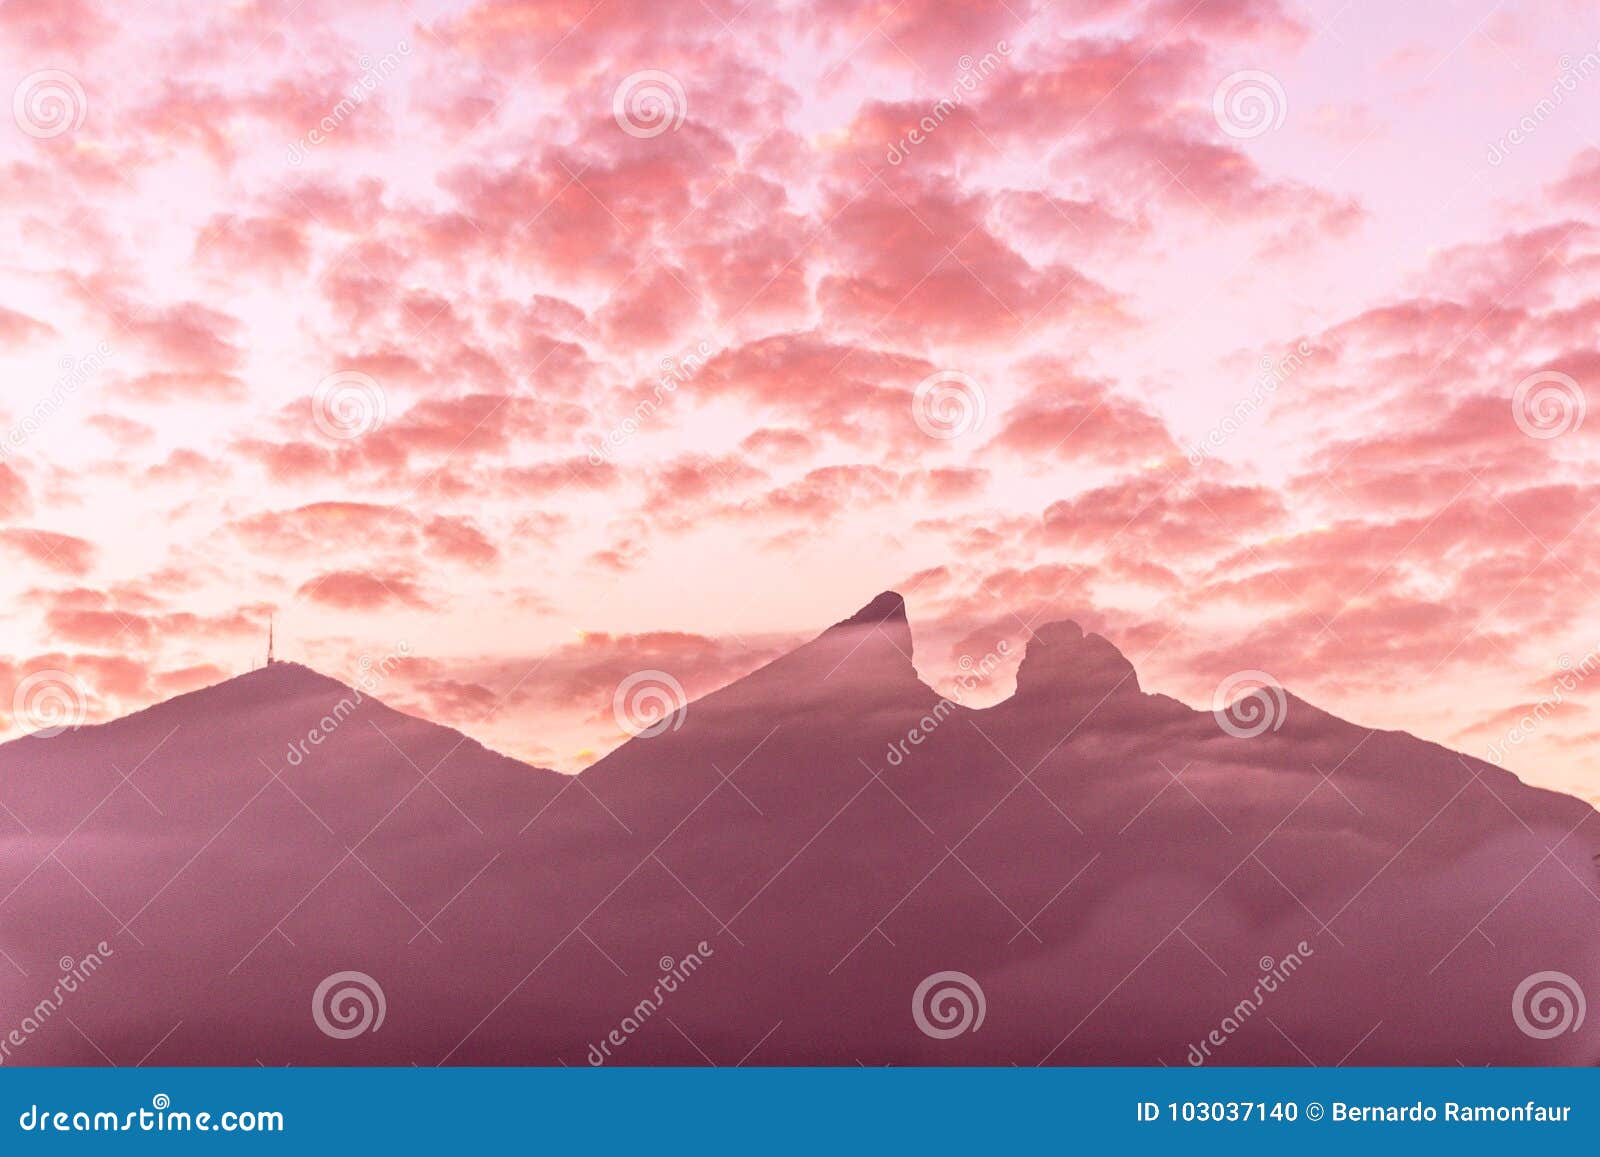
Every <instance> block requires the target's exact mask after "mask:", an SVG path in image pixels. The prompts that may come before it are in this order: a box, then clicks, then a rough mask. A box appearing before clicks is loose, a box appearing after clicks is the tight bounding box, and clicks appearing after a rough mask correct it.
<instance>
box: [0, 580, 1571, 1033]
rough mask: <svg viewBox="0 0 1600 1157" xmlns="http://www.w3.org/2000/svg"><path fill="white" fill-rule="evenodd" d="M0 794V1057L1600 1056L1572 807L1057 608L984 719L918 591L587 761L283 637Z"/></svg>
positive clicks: (1503, 775)
mask: <svg viewBox="0 0 1600 1157" xmlns="http://www.w3.org/2000/svg"><path fill="white" fill-rule="evenodd" d="M1224 723H1227V724H1228V726H1224V725H1223V724H1224ZM312 736H315V737H316V738H315V739H314V740H313V739H312V738H311V737H312ZM0 804H3V805H4V811H0V831H4V833H5V834H4V836H3V838H0V950H3V952H4V954H5V959H4V960H0V1037H3V1036H4V1034H5V1031H6V1030H7V1029H9V1028H10V1027H11V1025H12V1024H16V1023H21V1022H22V1021H23V1020H24V1019H27V1018H31V1020H32V1023H33V1027H32V1029H25V1030H24V1034H23V1035H24V1043H23V1044H21V1045H15V1047H13V1048H12V1049H11V1050H10V1051H9V1052H8V1053H7V1055H5V1057H4V1058H3V1059H4V1062H5V1063H9V1064H43V1063H83V1064H103V1063H107V1062H108V1061H109V1062H114V1063H117V1064H134V1063H138V1062H140V1061H144V1062H145V1063H149V1064H255V1063H257V1062H259V1063H261V1064H267V1065H273V1064H286V1063H293V1064H412V1063H415V1064H440V1063H444V1064H558V1063H566V1064H572V1065H581V1064H585V1063H589V1064H593V1063H607V1064H704V1063H708V1062H710V1063H716V1064H735V1063H739V1062H741V1061H743V1062H744V1063H749V1064H855V1063H858V1062H859V1063H862V1064H885V1063H894V1064H904V1063H918V1064H947V1063H950V1064H955V1063H966V1064H1011V1063H1017V1064H1037V1063H1049V1064H1157V1063H1166V1064H1172V1065H1181V1064H1185V1063H1190V1064H1194V1063H1219V1064H1306V1063H1316V1064H1337V1063H1341V1062H1342V1063H1346V1064H1420V1063H1428V1064H1456V1063H1461V1064H1468V1065H1470V1064H1484V1063H1497V1064H1507V1063H1516V1064H1577V1063H1592V1062H1593V1061H1594V1060H1595V1059H1596V1053H1597V1052H1600V1049H1597V1048H1596V1046H1595V1044H1594V1043H1593V1036H1592V1034H1587V1033H1584V1032H1582V1031H1578V1030H1580V1029H1581V1025H1582V1014H1581V1001H1582V989H1583V987H1584V986H1585V985H1588V986H1589V987H1590V988H1591V989H1593V988H1594V986H1595V982H1596V981H1597V980H1600V973H1597V971H1596V966H1597V963H1600V961H1597V959H1596V948H1597V945H1600V936H1597V935H1596V933H1595V932H1593V931H1592V923H1593V922H1592V920H1591V919H1590V915H1591V908H1590V905H1592V904H1593V903H1595V902H1596V900H1597V899H1600V895H1597V893H1596V890H1595V888H1596V883H1597V881H1596V878H1595V877H1596V872H1595V868H1594V864H1593V863H1592V862H1591V853H1592V852H1593V850H1594V842H1595V839H1594V837H1595V831H1594V825H1593V824H1592V822H1591V821H1592V818H1593V815H1594V812H1593V810H1592V809H1591V808H1590V807H1589V806H1588V805H1587V804H1585V803H1583V802H1581V801H1579V800H1576V799H1573V798H1570V797H1567V796H1564V795H1560V794H1556V793H1553V792H1548V791H1544V790H1540V789H1536V788H1531V787H1528V786H1526V785H1524V784H1522V783H1521V782H1520V781H1519V780H1517V779H1516V778H1515V777H1514V776H1512V775H1510V774H1509V773H1507V772H1504V771H1501V770H1499V769H1497V768H1494V767H1492V766H1491V765H1488V764H1485V763H1482V762H1480V761H1478V760H1474V759H1472V758H1470V757H1468V756H1465V755H1461V754H1458V753H1456V752H1453V751H1450V750H1447V749H1445V748H1443V747H1440V746H1437V745H1435V744H1431V743H1426V742H1423V741H1421V740H1418V739H1416V738H1414V737H1412V736H1410V735H1407V734H1405V733H1403V732H1394V731H1378V730H1373V729H1369V728H1365V727H1360V726H1357V725H1356V724H1353V723H1350V722H1347V721H1345V720H1342V719H1339V718H1336V717H1334V716H1332V715H1330V714H1328V713H1326V712H1324V711H1321V710H1319V709H1318V708H1316V707H1314V706H1312V705H1311V704H1309V703H1306V702H1305V701H1303V700H1301V699H1299V698H1297V697H1295V696H1293V695H1291V694H1289V693H1288V692H1286V691H1284V690H1283V689H1281V688H1277V687H1272V686H1266V687H1258V688H1256V689H1255V691H1254V693H1253V694H1252V695H1251V696H1250V697H1249V701H1248V702H1246V703H1245V704H1243V705H1242V707H1241V709H1240V710H1239V711H1238V713H1237V716H1235V714H1234V713H1233V712H1229V713H1227V714H1225V715H1224V716H1223V718H1222V719H1221V720H1220V721H1219V718H1218V716H1217V715H1215V714H1214V713H1213V712H1211V711H1209V710H1196V709H1193V708H1191V707H1189V706H1187V705H1185V704H1183V703H1180V702H1178V701H1177V700H1175V699H1172V698H1169V697H1167V696H1164V695H1158V694H1150V693H1147V692H1145V691H1143V690H1141V688H1140V685H1139V680H1138V676H1137V674H1136V672H1135V670H1134V668H1133V665H1132V664H1131V663H1130V662H1129V661H1128V659H1127V658H1126V657H1125V656H1123V655H1122V654H1121V652H1119V651H1118V650H1117V648H1116V647H1115V646H1113V645H1112V643H1110V642H1109V641H1107V640H1106V639H1104V638H1102V637H1100V636H1098V635H1094V634H1085V633H1084V632H1083V631H1082V630H1081V629H1080V628H1079V627H1078V626H1077V625H1075V624H1073V623H1070V622H1060V623H1053V624H1049V625H1046V626H1041V627H1040V628H1039V629H1038V630H1037V631H1036V632H1035V633H1034V636H1033V638H1032V639H1031V640H1030V641H1029V643H1028V646H1027V649H1026V652H1025V654H1024V657H1023V659H1022V661H1021V664H1020V666H1019V668H1018V673H1017V690H1016V692H1015V694H1014V695H1013V696H1012V697H1011V698H1009V699H1007V700H1005V701H1003V702H1001V703H998V704H996V705H994V706H990V707H985V708H982V709H974V708H971V707H967V706H964V705H962V704H961V703H960V702H957V701H955V699H954V697H953V696H952V697H944V696H941V695H940V694H939V693H938V692H937V691H935V690H933V689H932V688H930V687H929V686H927V685H926V684H925V683H923V682H922V681H921V680H920V679H919V678H918V676H917V672H916V667H915V664H914V662H913V650H912V630H911V627H910V625H909V624H908V622H907V619H906V614H905V607H904V603H903V601H902V600H901V598H900V596H898V595H897V594H894V593H892V592H889V593H885V594H883V595H880V596H879V597H878V598H876V599H874V600H873V601H872V602H871V603H869V604H868V605H867V606H866V607H864V608H862V610H860V611H859V612H857V613H856V614H855V615H852V616H850V617H849V618H847V619H845V620H843V621H842V622H840V623H838V624H836V625H835V626H833V627H831V628H829V629H828V630H826V631H824V632H823V633H822V634H820V635H819V636H818V637H816V638H815V639H813V640H812V641H810V642H809V643H806V644H805V645H803V646H801V647H799V648H797V649H795V650H794V651H792V652H790V653H788V654H786V655H784V656H782V657H780V658H778V659H776V660H775V661H773V662H771V663H769V664H768V665H767V666H765V667H763V668H761V669H760V670H758V671H756V672H754V673H752V674H750V675H749V676H747V677H745V678H743V679H740V680H738V681H736V682H734V683H732V684H730V685H729V686H727V687H724V688H722V689H721V690H719V691H716V692H714V693H712V694H710V695H707V696H705V697H703V698H701V699H698V700H696V701H694V702H692V703H689V704H688V705H687V706H686V707H685V708H684V709H683V710H682V711H681V713H680V714H678V715H677V716H675V717H674V718H673V719H672V720H671V723H670V724H665V723H663V725H661V726H648V727H646V728H644V733H643V734H641V735H640V736H638V737H636V738H634V739H632V740H630V741H629V742H627V743H625V744H624V745H623V746H621V747H620V748H618V749H617V750H616V751H614V752H612V753H611V754H610V755H608V756H606V757H605V758H603V759H601V760H600V761H599V762H597V763H596V764H594V765H593V766H592V767H590V768H588V769H587V770H585V771H584V772H583V773H581V774H580V775H577V776H565V775H561V774H558V773H555V772H552V771H548V770H543V769H539V768H534V767H529V766H527V765H524V764H522V763H519V762H517V761H514V760H511V759H508V758H505V757H503V756H500V755H497V754H495V753H493V752H491V751H488V750H487V749H485V748H483V747H482V746H480V745H479V744H477V743H475V742H473V741H472V740H470V739H467V738H466V737H464V736H462V735H460V734H459V733H457V732H454V731H451V730H448V729H446V728H443V727H439V726H436V725H434V724H431V723H428V722H426V721H424V720H421V719H417V718H414V717H411V716H408V715H405V714H402V713H400V712H397V711H394V710H392V709H390V708H388V707H386V706H384V705H383V704H382V703H381V702H380V701H379V700H377V699H374V698H372V697H370V696H368V695H366V694H364V693H361V692H358V691H355V690H352V689H351V688H349V687H347V686H345V685H344V684H341V683H339V682H337V681H335V680H331V679H328V678H325V677H324V676H322V675H319V674H317V673H315V672H313V671H311V670H309V669H307V668H305V667H301V666H298V665H295V664H290V663H277V664H274V665H272V666H270V667H267V668H265V669H263V670H259V671H256V672H254V673H252V674H249V675H245V676H241V677H239V678H237V679H233V680H230V681H228V682H226V683H223V684H220V685H217V686H214V687H211V688H208V689H205V690H202V691H198V692H194V693H192V694H189V695H184V696H181V697H179V698H176V699H173V700H171V701H168V702H166V703H162V704H160V705H158V706H155V707H152V708H150V709H149V710H146V711H142V712H140V713H138V714H136V715H132V716H129V717H127V718H125V719H121V720H117V721H115V722H112V723H107V724H103V725H100V726H94V727H85V728H81V729H79V730H76V731H70V732H66V733H64V734H61V735H58V736H55V737H53V738H49V739H40V738H33V737H29V738H23V739H20V740H17V741H14V742H12V743H9V744H6V745H4V746H0ZM102 943H103V944H104V945H105V947H106V948H107V949H108V950H109V951H107V952H105V953H103V954H98V955H100V956H101V957H102V959H100V961H99V963H98V967H97V968H96V970H95V971H94V972H93V975H92V976H88V977H87V978H86V979H84V980H82V982H81V983H79V984H77V985H76V986H75V987H74V989H73V990H72V991H70V992H67V993H64V994H63V993H60V992H59V990H58V988H57V982H58V980H59V975H58V973H59V970H60V969H62V968H63V967H64V966H65V965H66V964H68V963H70V962H76V961H79V960H80V959H81V958H83V956H84V954H85V953H89V952H91V951H95V950H96V948H97V946H98V945H100V944H102ZM350 974H360V978H359V980H358V981H355V982H351V981H349V980H346V979H341V977H345V976H348V975H350ZM1552 977H1558V979H1554V980H1553V979H1551V978H1552ZM369 981H370V987H371V988H372V989H377V990H381V993H382V996H381V1005H380V1002H379V1000H378V998H377V996H376V995H375V994H374V993H372V992H371V991H368V992H367V995H366V999H367V1000H368V1002H369V1004H368V1007H367V1009H366V1010H365V1012H363V1010H362V1009H361V1008H360V1007H359V1002H357V1004H351V1003H349V1002H346V1003H344V1004H343V1005H338V1004H337V1002H336V1004H335V1008H334V1012H333V1013H331V1014H330V1013H329V1012H328V1006H327V1004H326V1003H325V1002H323V1003H320V1004H319V1003H318V998H321V997H323V996H325V995H326V994H327V993H328V992H330V991H331V992H333V993H334V995H335V996H337V993H338V992H339V991H340V989H341V986H348V985H349V984H351V983H356V984H357V986H358V987H362V988H364V989H365V988H367V986H368V982H369ZM1552 984H1554V985H1556V986H1558V987H1561V989H1562V992H1563V993H1564V994H1565V995H1566V996H1567V999H1568V1007H1569V1015H1567V1016H1566V1018H1565V1020H1566V1021H1570V1022H1572V1023H1571V1024H1570V1027H1571V1028H1572V1029H1573V1031H1570V1032H1566V1031H1561V1032H1551V1031H1549V1029H1550V1026H1551V1024H1552V1017H1554V1013H1553V1012H1552V1006H1550V1005H1549V1004H1548V1002H1547V1001H1545V1000H1544V997H1545V996H1548V992H1547V990H1549V989H1550V987H1551V985H1552ZM1542 994H1543V995H1542ZM46 997H49V998H50V999H49V1000H48V1001H47V1003H49V1004H51V1005H52V1007H51V1009H50V1010H49V1012H48V1013H47V1014H46V1015H44V1016H42V1017H41V1016H38V1015H36V1013H37V1012H38V1009H39V1002H40V1001H41V998H46ZM58 997H59V999H57V998H58ZM380 1006H381V1010H382V1012H381V1017H379V1016H378V1015H377V1014H376V1011H375V1010H376V1009H377V1008H378V1007H380ZM314 1008H315V1012H314ZM1557 1011H1559V1009H1558V1010H1557ZM64 1022H65V1023H64ZM1556 1027H1557V1028H1565V1027H1569V1025H1568V1024H1566V1023H1564V1022H1561V1021H1559V1020H1557V1021H1556ZM330 1029H331V1031H330ZM363 1029H364V1030H365V1031H361V1030H363ZM619 1038H620V1039H619Z"/></svg>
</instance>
